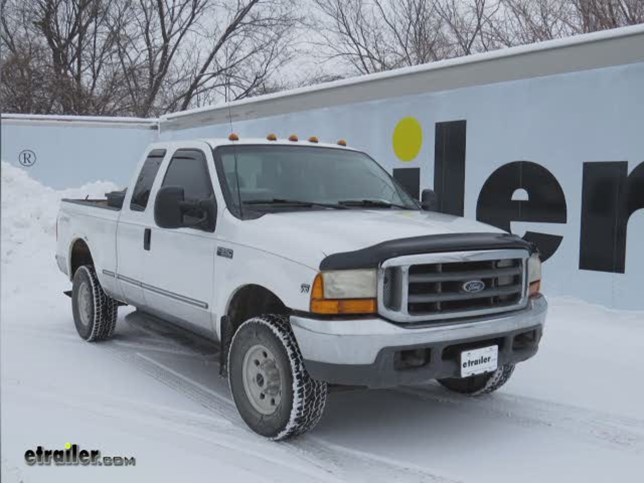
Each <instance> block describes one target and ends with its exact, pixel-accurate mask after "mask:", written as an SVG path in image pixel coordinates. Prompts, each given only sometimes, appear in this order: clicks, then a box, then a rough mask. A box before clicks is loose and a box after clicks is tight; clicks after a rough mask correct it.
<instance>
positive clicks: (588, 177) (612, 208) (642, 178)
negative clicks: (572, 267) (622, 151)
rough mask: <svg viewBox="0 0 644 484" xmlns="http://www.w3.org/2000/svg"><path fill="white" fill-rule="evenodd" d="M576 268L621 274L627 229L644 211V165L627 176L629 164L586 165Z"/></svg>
mask: <svg viewBox="0 0 644 484" xmlns="http://www.w3.org/2000/svg"><path fill="white" fill-rule="evenodd" d="M581 200H582V206H581V234H580V237H579V268H580V269H587V270H590V271H602V272H617V273H620V274H623V273H624V270H625V264H626V229H627V227H628V219H629V218H630V216H631V215H633V212H635V211H636V210H638V209H641V208H644V163H640V164H639V165H638V166H637V167H636V168H635V169H634V170H633V172H632V173H631V174H630V176H629V175H628V162H626V161H613V162H610V161H608V162H586V163H584V182H583V192H582V196H581Z"/></svg>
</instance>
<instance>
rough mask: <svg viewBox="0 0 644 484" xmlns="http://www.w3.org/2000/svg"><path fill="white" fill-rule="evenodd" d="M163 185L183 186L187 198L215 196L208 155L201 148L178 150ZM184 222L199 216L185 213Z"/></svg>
mask: <svg viewBox="0 0 644 484" xmlns="http://www.w3.org/2000/svg"><path fill="white" fill-rule="evenodd" d="M161 186H162V187H181V188H183V194H184V198H185V199H186V200H193V201H196V200H206V199H209V198H213V197H214V196H215V194H214V192H213V189H212V182H211V180H210V175H209V174H208V166H207V162H206V156H205V155H204V154H203V152H201V151H199V150H188V149H185V150H177V151H176V153H175V154H174V155H173V156H172V159H171V160H170V164H169V165H168V169H167V170H166V173H165V178H164V179H163V183H162V185H161ZM183 217H184V223H194V222H195V221H196V220H198V217H193V216H191V215H190V214H184V216H183Z"/></svg>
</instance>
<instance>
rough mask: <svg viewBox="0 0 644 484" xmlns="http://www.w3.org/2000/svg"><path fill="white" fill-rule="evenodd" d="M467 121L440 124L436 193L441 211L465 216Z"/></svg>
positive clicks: (435, 163) (436, 154) (436, 148)
mask: <svg viewBox="0 0 644 484" xmlns="http://www.w3.org/2000/svg"><path fill="white" fill-rule="evenodd" d="M466 128H467V121H465V120H461V121H447V122H444V123H436V133H435V134H436V138H435V140H434V191H435V192H436V196H437V198H438V211H439V212H443V213H449V214H451V215H458V216H459V217H462V216H463V213H464V211H463V205H464V203H465V136H466Z"/></svg>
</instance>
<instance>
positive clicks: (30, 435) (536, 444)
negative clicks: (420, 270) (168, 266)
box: [0, 163, 644, 481]
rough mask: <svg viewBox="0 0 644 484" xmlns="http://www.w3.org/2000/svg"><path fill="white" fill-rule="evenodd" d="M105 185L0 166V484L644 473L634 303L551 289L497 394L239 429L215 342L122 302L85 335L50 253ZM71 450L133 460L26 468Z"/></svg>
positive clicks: (429, 393) (642, 366)
mask: <svg viewBox="0 0 644 484" xmlns="http://www.w3.org/2000/svg"><path fill="white" fill-rule="evenodd" d="M115 188H116V187H114V186H113V185H112V184H110V183H103V182H101V183H93V184H90V185H86V186H84V187H82V188H80V189H77V190H65V191H54V190H52V189H50V188H47V187H44V186H42V185H41V184H39V183H38V182H36V181H34V180H32V179H30V178H29V177H28V175H27V174H26V173H25V172H24V171H23V170H20V169H18V168H15V167H13V166H11V165H9V164H7V163H3V164H2V212H1V213H2V230H1V233H2V268H1V273H2V305H1V334H0V337H1V371H2V373H1V385H2V388H1V398H2V401H1V404H2V405H1V411H2V416H1V417H2V419H1V429H2V442H1V444H2V447H1V449H2V477H3V480H24V481H33V480H51V481H86V480H90V481H94V480H109V481H133V480H134V481H136V480H144V481H168V480H174V481H186V480H194V481H211V480H215V481H218V480H222V481H249V480H250V481H320V480H324V481H345V480H351V481H436V480H449V481H469V480H476V481H490V480H491V481H524V480H546V481H547V480H584V481H610V480H617V481H623V480H639V481H641V480H644V466H643V465H642V462H644V385H643V384H642V382H643V380H644V358H643V356H642V355H643V353H644V351H643V350H644V313H642V312H630V313H629V312H620V311H612V310H608V309H604V308H602V307H599V306H593V305H591V304H588V303H584V302H581V301H577V300H573V299H568V298H551V300H550V302H551V312H550V317H549V319H548V322H547V327H546V332H545V336H544V339H543V341H542V347H541V351H540V353H539V354H538V355H537V356H536V357H535V358H534V359H532V360H530V361H528V362H526V363H524V364H521V365H520V366H519V367H518V369H517V371H516V372H515V374H514V376H513V378H512V379H511V380H510V382H509V383H508V385H506V386H505V387H504V388H503V389H502V390H501V391H500V392H498V393H497V394H495V395H490V396H486V397H484V398H480V399H470V398H466V397H461V396H457V395H453V394H450V393H447V391H445V390H443V389H442V388H440V387H439V386H437V385H435V384H428V385H426V386H419V387H405V388H399V389H394V390H378V391H376V390H372V391H366V390H347V391H341V392H336V393H333V394H332V395H331V396H330V399H329V403H328V406H327V411H326V414H325V415H324V417H323V419H322V421H321V423H320V425H319V427H318V428H317V429H316V430H315V431H314V432H313V433H310V434H308V435H306V436H303V437H301V438H299V439H297V440H293V441H290V442H285V443H272V442H268V441H266V440H264V439H263V438H261V437H259V436H256V435H255V434H253V433H252V432H250V431H249V430H248V429H246V427H245V426H244V424H243V422H242V421H241V419H240V418H239V417H238V415H237V412H236V410H235V408H234V406H233V404H232V402H231V399H230V395H229V391H228V386H227V384H226V382H225V381H224V380H222V379H221V378H220V377H219V376H218V365H217V348H216V347H215V346H213V345H211V344H208V343H204V342H202V341H200V340H198V339H195V338H192V337H188V336H186V335H185V334H174V330H173V329H172V328H171V327H166V326H160V325H159V324H154V323H150V322H149V321H147V320H145V319H143V318H141V317H140V316H139V315H138V314H137V313H134V312H132V311H131V310H129V308H121V312H120V317H119V322H118V325H117V331H116V335H115V337H114V339H112V340H111V341H108V342H105V343H98V344H89V343H86V342H84V341H81V340H80V339H79V338H78V336H77V334H76V330H75V329H74V324H73V321H72V315H71V309H70V300H69V299H68V298H67V297H65V296H64V295H63V294H62V291H63V290H67V289H69V282H68V281H67V280H66V278H65V277H64V276H63V275H62V274H61V273H59V272H58V269H57V267H56V264H55V262H54V251H55V217H56V212H57V209H58V200H59V199H60V198H63V197H77V198H80V197H84V196H85V195H89V196H90V197H97V196H98V197H100V196H102V195H103V194H104V193H105V192H106V191H110V190H113V189H115ZM547 287H548V281H545V288H546V291H547ZM169 334H170V336H172V335H174V336H175V337H169ZM66 442H72V443H76V444H79V445H80V446H81V447H82V448H85V449H100V450H101V451H102V453H103V455H119V456H125V457H135V458H136V466H135V467H121V468H114V467H112V468H105V467H55V466H54V467H44V466H40V467H39V466H34V467H29V466H27V465H26V464H25V462H24V453H25V451H26V450H28V449H35V448H36V447H37V446H38V445H42V446H44V447H46V448H49V449H60V448H63V446H64V444H65V443H66Z"/></svg>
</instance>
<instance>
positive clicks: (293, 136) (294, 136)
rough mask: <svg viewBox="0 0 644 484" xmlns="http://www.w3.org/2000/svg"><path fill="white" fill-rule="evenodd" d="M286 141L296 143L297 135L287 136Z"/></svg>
mask: <svg viewBox="0 0 644 484" xmlns="http://www.w3.org/2000/svg"><path fill="white" fill-rule="evenodd" d="M288 140H289V141H297V140H298V138H297V135H296V134H292V135H291V136H289V137H288Z"/></svg>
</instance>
